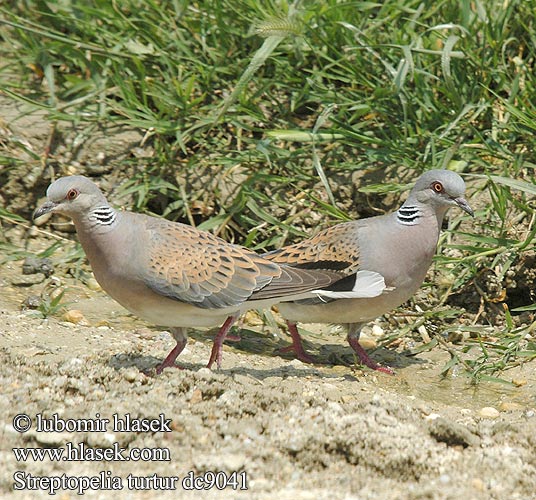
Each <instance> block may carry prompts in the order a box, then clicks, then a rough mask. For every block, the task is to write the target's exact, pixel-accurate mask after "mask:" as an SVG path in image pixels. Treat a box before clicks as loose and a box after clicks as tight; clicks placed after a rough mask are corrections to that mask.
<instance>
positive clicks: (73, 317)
mask: <svg viewBox="0 0 536 500" xmlns="http://www.w3.org/2000/svg"><path fill="white" fill-rule="evenodd" d="M61 319H62V320H63V321H67V322H68V323H74V324H75V325H81V326H89V322H88V320H87V319H86V318H85V316H84V315H83V314H82V311H79V310H78V309H70V310H69V311H66V312H65V313H63V315H62V317H61Z"/></svg>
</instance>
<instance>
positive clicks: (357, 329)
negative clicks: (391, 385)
mask: <svg viewBox="0 0 536 500" xmlns="http://www.w3.org/2000/svg"><path fill="white" fill-rule="evenodd" d="M360 333H361V325H349V332H348V337H347V340H348V343H349V344H350V346H351V347H352V349H353V350H354V352H355V353H356V354H357V357H358V358H359V361H360V362H361V364H362V365H365V366H368V367H369V368H371V369H372V370H376V371H379V372H382V373H387V374H389V375H394V374H395V372H394V370H393V369H392V368H389V367H388V366H380V365H379V364H378V363H376V362H375V361H373V360H372V359H371V358H370V357H369V355H368V354H367V352H366V351H365V349H363V348H362V347H361V345H360V344H359V335H360Z"/></svg>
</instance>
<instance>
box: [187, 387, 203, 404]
mask: <svg viewBox="0 0 536 500" xmlns="http://www.w3.org/2000/svg"><path fill="white" fill-rule="evenodd" d="M201 401H203V393H202V392H201V389H194V390H193V391H192V395H191V396H190V403H191V404H193V405H195V404H197V403H200V402H201Z"/></svg>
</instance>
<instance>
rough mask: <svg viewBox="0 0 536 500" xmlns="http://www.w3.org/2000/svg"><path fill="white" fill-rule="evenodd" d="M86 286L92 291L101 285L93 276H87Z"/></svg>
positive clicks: (95, 290)
mask: <svg viewBox="0 0 536 500" xmlns="http://www.w3.org/2000/svg"><path fill="white" fill-rule="evenodd" d="M86 286H87V287H88V288H89V289H90V290H91V291H92V292H98V291H99V290H100V289H101V286H100V285H99V283H98V282H97V280H96V279H95V278H88V279H87V281H86Z"/></svg>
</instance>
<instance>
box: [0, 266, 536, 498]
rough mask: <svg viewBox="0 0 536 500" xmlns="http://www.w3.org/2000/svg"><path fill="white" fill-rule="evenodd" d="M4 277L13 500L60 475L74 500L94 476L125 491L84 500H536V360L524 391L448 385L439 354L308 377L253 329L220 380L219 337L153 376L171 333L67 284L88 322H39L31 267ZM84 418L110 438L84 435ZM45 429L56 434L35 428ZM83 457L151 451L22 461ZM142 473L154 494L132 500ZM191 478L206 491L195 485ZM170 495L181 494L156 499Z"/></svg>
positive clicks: (8, 492)
mask: <svg viewBox="0 0 536 500" xmlns="http://www.w3.org/2000/svg"><path fill="white" fill-rule="evenodd" d="M0 269H1V270H2V275H1V276H2V278H1V279H2V283H1V285H2V291H3V293H2V297H1V298H0V348H1V349H0V358H1V362H0V381H1V385H2V389H3V390H2V392H1V395H0V424H1V425H0V441H1V443H2V444H1V450H0V496H2V498H10V497H15V498H36V497H40V496H43V497H44V496H48V494H47V493H45V492H43V491H41V490H37V491H36V490H28V489H24V490H21V491H17V492H13V488H14V485H16V486H17V487H20V488H28V487H29V486H30V479H29V478H31V477H34V478H35V477H41V478H43V477H51V476H53V477H56V478H58V479H56V480H54V481H58V483H57V485H56V484H55V483H51V484H52V486H50V485H49V484H48V483H45V482H43V481H42V480H41V482H40V483H39V485H40V487H41V488H51V487H56V486H60V487H61V484H60V483H59V481H61V478H62V476H63V481H64V483H63V488H67V489H59V490H58V495H57V497H58V498H62V499H66V498H77V497H78V495H77V492H76V491H73V490H72V489H70V488H79V487H80V488H84V487H87V483H83V482H82V481H83V480H82V479H80V478H82V477H91V476H95V477H97V478H99V479H95V480H94V481H96V482H95V483H94V484H93V487H94V488H103V487H108V488H111V487H112V485H113V484H114V485H115V486H116V487H121V488H122V489H121V490H120V491H118V492H117V493H114V492H113V491H110V490H99V489H88V490H86V491H85V496H86V497H88V498H111V497H112V495H117V494H118V495H119V496H120V498H157V497H158V498H168V497H170V498H171V497H173V498H194V497H195V498H199V496H200V495H201V497H202V498H262V499H282V498H289V499H290V498H298V499H300V498H304V499H309V498H311V499H313V498H314V499H323V498H329V499H332V498H356V499H357V498H358V499H377V498H382V499H410V498H411V499H417V498H418V499H422V498H426V499H447V498H449V499H450V498H452V499H454V498H456V499H458V498H465V499H472V498H474V499H480V498H493V499H506V498H508V499H530V498H536V493H535V492H536V400H535V393H536V379H535V377H534V368H535V367H536V364H535V363H532V364H527V365H525V366H523V367H522V368H520V369H518V370H517V372H516V373H513V374H512V373H510V374H509V375H510V376H513V377H516V378H517V379H518V380H522V381H523V382H526V383H525V384H524V385H523V386H522V387H519V388H503V387H502V386H498V385H497V384H489V385H488V384H481V385H480V386H479V387H478V388H477V389H474V388H472V387H470V386H469V385H468V384H467V380H466V379H464V378H463V377H455V378H450V379H446V380H442V379H441V378H440V377H439V370H440V368H441V367H442V366H443V364H444V363H445V361H447V360H448V355H447V354H445V353H444V351H442V350H440V349H435V350H433V351H431V352H428V353H424V354H421V355H419V356H416V357H412V358H409V357H404V356H402V355H400V354H397V353H395V352H394V351H393V352H389V351H386V350H383V351H382V350H379V351H376V352H375V353H374V356H375V357H376V358H377V359H379V360H382V361H383V362H389V363H390V364H391V365H392V366H393V367H395V368H396V376H388V375H384V374H378V373H374V372H371V371H369V370H366V371H364V370H360V369H355V368H352V367H348V366H344V365H342V364H338V365H335V366H314V367H313V366H307V365H304V364H302V363H301V362H298V361H296V360H294V361H292V360H289V359H284V358H283V357H281V356H278V355H277V354H274V350H275V349H276V347H277V346H278V345H279V346H281V345H285V344H284V341H283V340H281V338H280V337H279V336H276V335H274V334H273V333H271V332H269V331H255V330H259V328H251V327H250V326H248V325H245V326H244V327H243V328H242V329H241V331H240V333H241V336H242V340H241V341H240V342H235V343H232V344H229V345H228V346H226V347H225V352H224V359H223V365H222V367H221V369H220V370H214V371H211V370H208V369H207V368H205V367H204V364H205V362H206V360H207V359H208V357H209V354H210V347H211V342H210V335H208V334H204V333H200V332H194V333H193V338H192V339H191V340H190V342H189V344H188V346H187V348H186V350H185V351H184V352H183V354H182V355H181V356H180V362H181V363H182V365H183V366H184V367H185V369H183V370H179V369H166V370H165V371H164V373H163V374H162V375H160V376H155V375H154V373H151V369H152V368H154V366H156V365H157V364H158V363H159V362H161V360H162V359H163V358H164V357H165V355H166V354H167V352H168V351H169V350H170V349H171V347H172V346H173V344H174V342H173V341H172V339H171V337H170V336H169V335H168V334H167V333H166V332H164V331H161V330H159V329H158V328H154V327H152V326H151V325H146V324H145V323H143V322H141V321H138V320H136V319H134V318H133V317H131V316H129V315H128V313H127V312H126V311H125V310H123V309H122V308H121V307H120V306H118V305H117V304H115V303H114V302H113V301H112V300H111V299H109V298H107V296H106V295H105V294H104V293H102V292H100V291H91V290H89V289H88V288H86V287H85V286H83V285H81V284H80V283H77V282H75V281H74V279H72V278H65V277H63V278H62V281H63V284H64V285H65V286H66V287H67V288H68V297H67V299H68V302H70V304H69V308H70V309H77V310H80V311H81V312H82V314H83V316H84V318H85V320H86V322H87V323H88V324H87V326H84V325H81V324H73V323H69V322H65V321H62V320H61V317H51V318H49V319H46V320H43V319H39V318H36V317H35V313H34V312H32V311H21V310H20V303H21V302H22V301H23V300H24V298H25V297H27V296H28V295H31V294H32V293H35V292H38V293H39V291H40V290H42V288H43V287H45V286H46V283H45V282H44V283H41V284H36V285H33V286H31V287H21V286H20V285H18V286H16V285H13V283H16V282H17V281H18V279H19V277H20V275H21V271H20V263H13V264H7V265H5V266H2V267H1V268H0ZM312 330H313V331H314V328H312ZM317 333H322V332H320V331H319V330H317ZM307 338H308V339H309V340H310V343H309V347H311V348H312V349H313V350H314V351H317V352H318V351H319V352H320V357H321V358H322V357H323V351H322V345H321V343H320V339H324V341H323V342H322V343H324V342H325V343H326V344H329V347H330V348H331V349H332V350H333V349H335V350H338V351H339V352H340V354H341V356H342V355H344V354H348V353H349V352H350V351H349V348H348V347H347V346H346V344H345V341H344V337H343V335H342V334H339V335H337V333H336V332H334V330H333V329H332V328H329V327H325V331H324V332H323V335H322V336H320V335H312V336H308V337H307ZM489 407H492V408H495V409H496V410H498V411H493V410H490V409H489ZM483 408H484V410H483ZM21 414H22V415H27V416H29V417H30V419H31V429H30V430H28V431H27V432H24V433H20V432H17V431H16V430H15V428H14V425H15V426H17V425H21V423H20V422H21V418H20V417H19V419H18V420H16V421H15V420H14V418H15V416H16V415H21ZM114 414H115V415H117V417H116V419H119V420H121V421H123V422H124V421H125V418H126V417H125V416H126V415H130V418H131V427H130V432H129V431H127V430H124V429H123V430H122V429H121V428H118V426H119V425H120V423H119V422H118V423H117V426H116V427H115V428H114V420H113V418H114ZM54 415H56V421H55V422H53V423H50V422H51V420H50V419H52V418H54ZM105 418H107V419H109V423H107V425H105V423H103V419H105ZM87 419H93V420H94V422H93V423H92V425H99V426H100V429H99V430H102V431H103V432H85V431H86V430H87V428H80V427H78V428H74V426H80V425H84V423H83V421H84V422H86V424H87ZM136 419H149V420H148V421H147V423H148V422H149V421H150V420H154V422H153V424H152V425H153V427H152V428H151V429H146V428H141V429H140V428H136V427H133V425H142V424H141V421H139V420H136ZM166 419H170V421H166ZM43 421H45V422H49V424H48V425H49V429H52V428H53V429H54V430H55V432H45V430H44V428H41V429H39V428H38V424H40V425H45V424H43ZM22 423H24V417H23V418H22ZM65 425H67V428H65V429H64V428H63V427H62V426H65ZM69 426H73V427H69ZM49 429H47V430H49ZM70 431H73V432H70ZM104 431H105V432H104ZM69 443H70V444H69ZM81 443H82V445H81ZM114 443H117V444H114ZM84 445H85V446H86V448H90V451H91V450H96V449H100V450H102V449H112V450H113V449H114V446H115V447H116V448H124V449H125V451H124V452H123V453H124V456H128V454H129V453H132V450H134V451H135V450H136V449H144V450H145V451H144V452H143V453H145V454H147V455H146V456H145V457H144V458H145V460H137V461H135V460H131V461H106V460H104V461H103V460H98V461H90V460H82V461H67V460H59V461H58V460H54V459H50V458H44V459H43V460H42V461H39V460H34V459H32V458H27V459H26V460H24V459H23V458H21V457H19V459H18V460H17V459H16V456H15V453H14V452H13V450H12V449H13V448H26V449H29V448H45V449H53V448H58V447H60V448H63V449H68V448H69V447H70V448H75V449H80V448H79V447H80V446H84ZM151 450H152V451H151ZM155 450H157V451H155ZM158 450H164V452H161V451H158ZM167 450H169V451H167ZM86 453H89V452H86ZM110 453H111V452H110ZM155 453H160V454H161V455H160V456H159V457H158V456H155V455H154V454H155ZM162 453H164V454H162ZM166 453H169V456H167V455H165V454H166ZM85 457H87V458H90V456H89V455H85ZM91 458H94V456H91ZM110 458H115V459H117V458H118V455H115V456H114V457H110ZM160 458H166V459H169V460H166V461H160V460H157V459H160ZM190 471H193V472H190ZM235 472H236V473H238V474H234V475H233V473H235ZM207 473H208V475H207ZM211 473H214V474H211ZM218 473H219V475H218ZM99 474H104V476H99ZM155 474H156V475H157V477H156V478H155V477H154V475H155ZM189 474H190V475H189ZM129 475H130V481H131V482H130V483H129V482H128V481H129V480H128V477H129ZM133 476H136V477H142V476H143V477H150V478H152V479H151V481H152V482H149V481H148V480H147V482H146V484H144V487H145V488H147V489H145V490H142V491H136V490H133V489H131V488H133V484H134V483H133V481H134V479H133ZM194 476H195V477H199V478H201V479H200V480H198V483H192V482H191V478H192V477H194ZM174 477H176V478H178V479H175V480H173V481H174V483H172V482H171V481H172V479H170V478H174ZM185 477H186V478H187V479H186V480H184V478H185ZM69 478H70V479H69ZM102 478H103V479H102ZM164 478H167V480H166V479H164ZM188 478H189V479H190V481H189V479H188ZM215 478H219V479H218V481H220V482H219V483H218V484H219V485H220V486H224V485H225V484H227V483H228V485H227V487H226V488H225V489H224V490H221V491H220V490H218V489H216V487H215V486H214V487H213V488H211V489H209V490H203V491H202V492H201V493H200V492H199V491H196V490H189V489H187V488H190V487H193V486H196V485H197V487H202V486H203V485H205V486H210V484H211V481H212V482H214V480H215ZM233 479H234V480H236V481H233ZM201 480H206V481H208V482H207V483H201V482H200V481H201ZM65 481H66V482H65ZM114 481H115V482H114ZM166 481H168V482H166ZM183 481H184V482H183ZM171 485H174V487H175V488H176V489H175V490H173V491H169V490H162V489H158V488H165V487H170V486H171ZM233 485H234V486H236V487H237V489H236V490H235V489H233ZM34 487H36V486H35V485H34ZM241 487H247V488H248V489H247V490H241V489H240V488H241Z"/></svg>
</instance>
